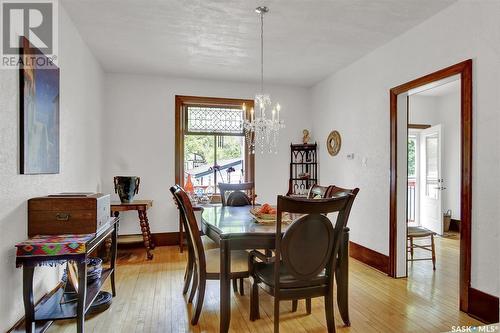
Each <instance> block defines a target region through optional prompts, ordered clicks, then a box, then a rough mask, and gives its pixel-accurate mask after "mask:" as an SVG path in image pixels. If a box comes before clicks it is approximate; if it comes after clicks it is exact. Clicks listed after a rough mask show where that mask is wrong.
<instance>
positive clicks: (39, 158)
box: [19, 37, 60, 174]
mask: <svg viewBox="0 0 500 333" xmlns="http://www.w3.org/2000/svg"><path fill="white" fill-rule="evenodd" d="M20 45H21V47H20V49H19V55H20V57H21V60H22V64H20V65H19V83H20V90H19V96H20V103H19V105H20V126H19V127H20V173H21V174H57V173H59V169H60V165H59V149H60V148H59V125H60V124H59V89H60V82H59V78H60V73H59V68H58V67H57V66H56V65H55V64H53V63H52V61H51V59H49V58H47V57H46V56H45V55H44V54H43V53H42V52H41V51H40V50H38V49H37V48H35V47H33V46H32V45H31V44H30V42H29V40H28V39H27V38H25V37H21V43H20Z"/></svg>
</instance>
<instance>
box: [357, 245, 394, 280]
mask: <svg viewBox="0 0 500 333" xmlns="http://www.w3.org/2000/svg"><path fill="white" fill-rule="evenodd" d="M349 255H350V256H351V257H353V258H354V259H356V260H359V261H361V262H362V263H364V264H366V265H368V266H371V267H373V268H375V269H378V270H379V271H381V272H384V273H385V274H389V256H386V255H385V254H382V253H379V252H377V251H373V250H372V249H369V248H367V247H364V246H363V245H359V244H356V243H354V242H349Z"/></svg>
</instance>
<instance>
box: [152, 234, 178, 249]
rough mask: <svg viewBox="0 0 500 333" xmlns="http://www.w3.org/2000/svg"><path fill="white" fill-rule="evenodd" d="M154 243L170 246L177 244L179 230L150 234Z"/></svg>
mask: <svg viewBox="0 0 500 333" xmlns="http://www.w3.org/2000/svg"><path fill="white" fill-rule="evenodd" d="M152 236H153V241H154V242H155V245H158V246H172V245H179V232H178V231H176V232H159V233H156V234H152Z"/></svg>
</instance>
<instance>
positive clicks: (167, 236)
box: [118, 231, 179, 249]
mask: <svg viewBox="0 0 500 333" xmlns="http://www.w3.org/2000/svg"><path fill="white" fill-rule="evenodd" d="M151 236H152V237H153V242H154V244H155V245H156V246H173V245H179V232H178V231H176V232H158V233H153V234H151ZM142 246H144V245H143V240H142V235H140V234H139V235H123V236H119V237H118V247H119V248H122V249H124V248H136V247H142Z"/></svg>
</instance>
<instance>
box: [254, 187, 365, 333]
mask: <svg viewBox="0 0 500 333" xmlns="http://www.w3.org/2000/svg"><path fill="white" fill-rule="evenodd" d="M358 191H359V189H357V188H356V189H354V190H353V191H352V193H348V194H346V195H339V196H336V197H334V198H327V199H317V200H310V199H301V198H292V197H286V196H278V208H277V214H278V215H277V217H278V220H277V223H276V244H275V251H276V252H275V256H274V257H273V258H270V259H268V260H266V261H256V260H255V257H254V253H253V252H252V253H251V254H250V257H249V267H250V275H251V277H252V280H253V281H252V291H251V293H250V320H251V321H254V320H256V319H258V318H259V317H260V315H259V290H258V288H259V286H260V287H261V288H262V289H263V290H264V291H266V292H267V293H269V294H270V295H272V296H274V332H275V333H277V332H279V312H280V311H279V306H280V301H282V300H297V299H307V298H314V297H321V296H322V297H324V299H325V315H326V322H327V328H328V332H335V321H334V301H333V293H334V275H335V271H336V267H337V254H338V252H339V247H340V240H341V236H342V233H343V231H344V228H346V225H347V220H348V218H349V213H350V210H351V206H352V204H353V202H354V199H355V197H356V195H357V193H358ZM284 212H287V213H292V214H302V215H303V216H301V217H300V218H298V219H296V220H295V221H293V222H292V224H291V225H290V226H289V227H288V229H287V230H286V231H285V233H284V235H283V238H282V237H281V219H282V214H283V213H284ZM334 212H338V214H337V220H336V223H335V226H334V225H333V224H332V222H331V221H330V219H329V218H328V216H327V215H326V214H328V213H334Z"/></svg>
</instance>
